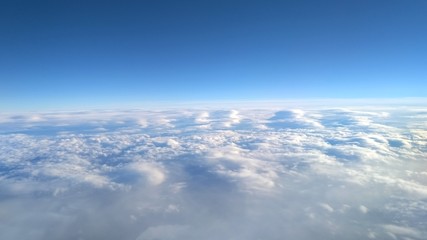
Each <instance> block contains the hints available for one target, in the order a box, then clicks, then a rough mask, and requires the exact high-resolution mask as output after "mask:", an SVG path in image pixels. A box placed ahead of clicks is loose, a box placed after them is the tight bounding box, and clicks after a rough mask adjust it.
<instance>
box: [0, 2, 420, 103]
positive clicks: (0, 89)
mask: <svg viewBox="0 0 427 240" xmlns="http://www.w3.org/2000/svg"><path fill="white" fill-rule="evenodd" d="M426 12H427V1H421V0H415V1H395V0H392V1H385V0H378V1H367V0H363V1H353V0H349V1H308V0H303V1H235V0H232V1H222V0H220V1H166V0H165V1H125V2H124V1H29V0H22V1H12V0H10V1H9V0H7V1H1V2H0V110H1V109H6V110H14V109H29V110H39V109H47V108H50V109H52V108H56V109H61V108H72V107H78V106H85V105H89V106H101V107H102V106H106V107H108V106H120V105H123V106H124V105H127V104H133V103H138V102H141V103H153V102H174V103H176V102H193V101H196V102H197V101H199V102H200V101H208V102H209V101H211V102H212V101H241V100H245V101H246V100H249V101H257V100H269V99H319V98H329V99H330V98H359V99H363V98H405V97H427V91H426V89H427V44H426V42H427V14H425V13H426Z"/></svg>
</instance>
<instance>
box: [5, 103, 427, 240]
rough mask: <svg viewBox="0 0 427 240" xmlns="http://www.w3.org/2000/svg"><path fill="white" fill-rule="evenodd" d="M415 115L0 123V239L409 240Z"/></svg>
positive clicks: (385, 111)
mask: <svg viewBox="0 0 427 240" xmlns="http://www.w3.org/2000/svg"><path fill="white" fill-rule="evenodd" d="M425 112H426V109H425V108H423V107H421V106H417V107H414V108H394V107H393V108H392V107H390V106H383V107H381V106H377V107H375V108H370V109H364V108H363V107H354V106H353V107H348V108H325V107H323V108H316V107H307V108H304V109H295V108H285V107H283V108H280V106H277V105H276V106H275V107H274V108H272V107H264V108H262V107H259V108H257V109H251V108H233V109H227V108H210V109H174V110H164V111H163V110H162V111H161V110H159V111H143V110H127V111H125V110H123V111H82V112H49V113H37V114H34V113H32V114H16V115H14V114H8V115H5V114H4V115H1V116H0V213H1V214H0V238H1V239H5V240H8V239H59V238H60V239H119V238H120V239H139V240H141V239H144V240H145V239H284V238H286V239H302V240H304V239H314V238H323V239H332V238H334V239H366V238H369V239H390V238H391V239H423V236H426V235H427V232H426V230H425V229H427V225H426V223H425V215H426V214H427V191H426V189H427V172H426V170H425V166H426V159H427V155H426V152H427V141H426V138H427V126H426V125H425V122H426V121H427V115H425V114H424V113H425Z"/></svg>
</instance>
